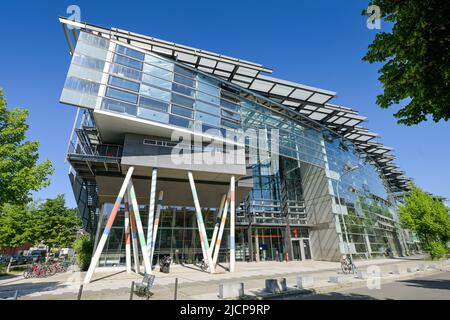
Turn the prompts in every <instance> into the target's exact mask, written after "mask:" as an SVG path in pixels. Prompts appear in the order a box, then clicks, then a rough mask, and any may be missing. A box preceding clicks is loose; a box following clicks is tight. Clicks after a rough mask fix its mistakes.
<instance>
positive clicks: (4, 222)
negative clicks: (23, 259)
mask: <svg viewBox="0 0 450 320" xmlns="http://www.w3.org/2000/svg"><path fill="white" fill-rule="evenodd" d="M30 226H31V215H30V212H29V211H28V208H27V207H26V206H24V205H12V204H4V205H3V206H2V207H1V208H0V248H17V247H20V246H21V245H23V244H25V243H27V242H30V239H31V232H30Z"/></svg>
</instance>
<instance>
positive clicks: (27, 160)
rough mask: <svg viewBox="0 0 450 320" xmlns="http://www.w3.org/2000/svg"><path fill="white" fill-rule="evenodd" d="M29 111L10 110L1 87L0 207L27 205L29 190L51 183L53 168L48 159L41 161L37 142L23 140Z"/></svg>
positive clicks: (38, 188) (35, 189)
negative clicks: (9, 204)
mask: <svg viewBox="0 0 450 320" xmlns="http://www.w3.org/2000/svg"><path fill="white" fill-rule="evenodd" d="M27 117H28V110H26V109H20V108H17V109H12V110H8V109H7V105H6V100H5V98H4V96H3V90H2V89H1V88H0V206H2V205H3V204H5V203H11V204H26V203H28V202H29V201H30V192H31V191H37V190H40V189H42V188H43V187H46V186H48V185H49V183H50V180H49V176H50V175H51V174H52V173H53V168H52V165H51V162H50V161H49V160H46V161H44V162H43V163H41V164H37V162H38V160H39V154H38V148H39V142H38V141H24V140H25V133H26V131H27V130H28V125H27V123H26V121H27Z"/></svg>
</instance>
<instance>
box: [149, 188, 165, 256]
mask: <svg viewBox="0 0 450 320" xmlns="http://www.w3.org/2000/svg"><path fill="white" fill-rule="evenodd" d="M163 197H164V191H162V190H161V191H160V192H159V195H158V204H157V206H156V215H155V223H154V224H153V241H152V248H151V250H152V251H151V254H150V263H153V256H154V254H155V246H156V237H157V235H158V225H159V217H160V215H161V207H162V201H163Z"/></svg>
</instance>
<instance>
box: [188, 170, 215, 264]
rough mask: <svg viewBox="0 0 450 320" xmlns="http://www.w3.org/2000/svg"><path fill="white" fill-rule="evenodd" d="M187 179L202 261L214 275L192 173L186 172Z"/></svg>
mask: <svg viewBox="0 0 450 320" xmlns="http://www.w3.org/2000/svg"><path fill="white" fill-rule="evenodd" d="M188 177H189V183H190V185H191V190H192V197H193V198H194V204H195V211H196V213H197V224H198V229H199V234H200V242H201V243H202V248H203V250H204V254H203V259H205V261H207V262H208V265H209V271H210V272H211V273H214V270H215V268H214V267H215V266H214V263H213V259H212V255H211V250H210V248H209V243H208V235H207V234H206V228H205V224H204V222H203V216H202V210H201V208H200V202H199V200H198V195H197V190H196V188H195V182H194V177H193V175H192V172H190V171H189V172H188Z"/></svg>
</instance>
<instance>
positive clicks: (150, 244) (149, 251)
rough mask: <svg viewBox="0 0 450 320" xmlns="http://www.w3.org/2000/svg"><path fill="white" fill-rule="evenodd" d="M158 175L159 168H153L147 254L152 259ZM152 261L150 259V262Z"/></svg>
mask: <svg viewBox="0 0 450 320" xmlns="http://www.w3.org/2000/svg"><path fill="white" fill-rule="evenodd" d="M157 177H158V169H156V168H154V169H153V170H152V185H151V189H150V204H149V207H148V227H147V256H148V258H149V259H150V257H151V255H152V248H153V223H154V216H155V193H156V179H157ZM151 263H152V261H151V260H150V264H151Z"/></svg>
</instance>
